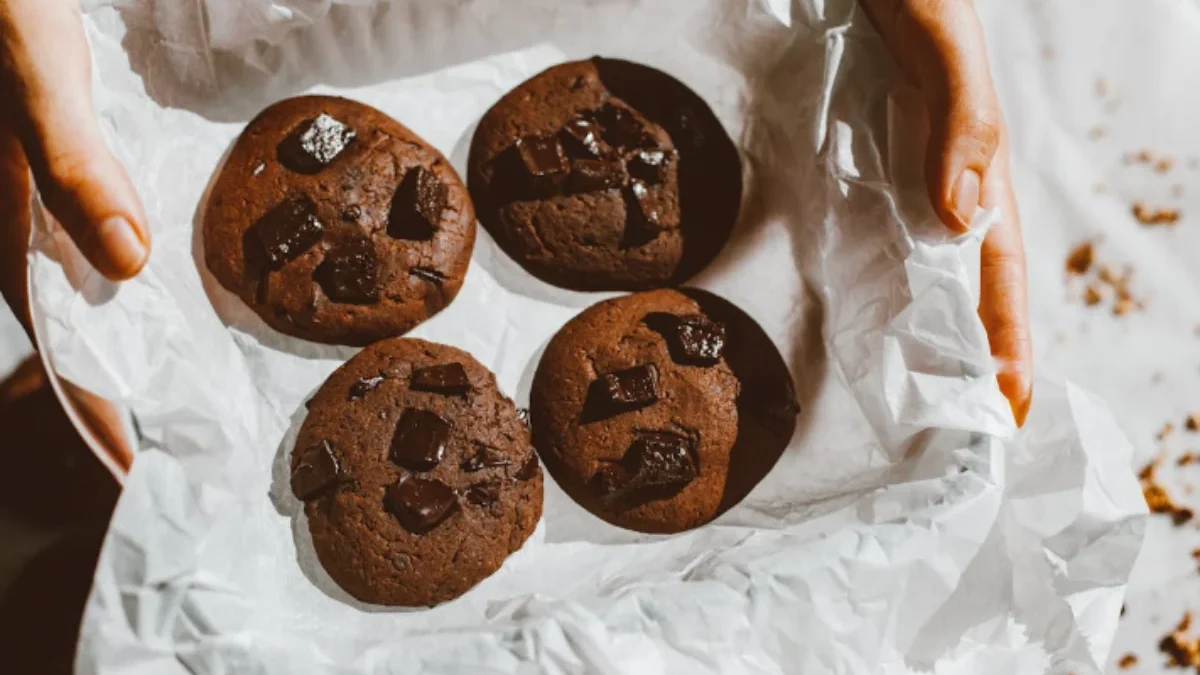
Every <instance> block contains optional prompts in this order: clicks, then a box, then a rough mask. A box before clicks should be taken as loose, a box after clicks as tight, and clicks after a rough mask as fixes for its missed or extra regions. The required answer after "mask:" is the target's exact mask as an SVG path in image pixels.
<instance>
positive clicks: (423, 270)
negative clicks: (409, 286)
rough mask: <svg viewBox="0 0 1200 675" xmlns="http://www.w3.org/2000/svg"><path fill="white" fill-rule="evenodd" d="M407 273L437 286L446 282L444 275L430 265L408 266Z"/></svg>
mask: <svg viewBox="0 0 1200 675" xmlns="http://www.w3.org/2000/svg"><path fill="white" fill-rule="evenodd" d="M408 273H409V274H411V275H413V276H414V277H416V278H418V279H424V280H425V281H428V282H429V283H431V284H434V285H437V286H441V285H442V284H444V283H446V275H445V274H442V273H441V272H439V271H437V270H435V269H433V268H430V267H420V266H417V267H410V268H409V270H408Z"/></svg>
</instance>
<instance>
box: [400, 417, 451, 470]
mask: <svg viewBox="0 0 1200 675" xmlns="http://www.w3.org/2000/svg"><path fill="white" fill-rule="evenodd" d="M450 429H451V424H450V422H448V421H447V420H446V419H445V418H443V417H442V416H440V415H438V414H437V413H432V412H430V411H428V410H421V409H420V408H405V409H404V412H402V413H400V421H398V422H397V423H396V432H395V434H394V435H393V436H392V447H391V454H390V458H391V460H392V461H393V462H395V463H396V464H399V465H400V466H402V467H404V468H406V469H409V470H410V471H429V470H430V469H432V468H434V467H435V466H437V465H438V464H439V463H440V462H441V461H442V457H445V456H446V441H448V440H449V439H450Z"/></svg>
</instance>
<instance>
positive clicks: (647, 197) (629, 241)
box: [621, 178, 666, 248]
mask: <svg viewBox="0 0 1200 675" xmlns="http://www.w3.org/2000/svg"><path fill="white" fill-rule="evenodd" d="M624 196H625V233H624V236H623V238H622V241H621V246H622V247H624V248H637V247H638V246H642V245H643V244H646V243H647V242H650V241H653V240H654V239H655V238H657V237H658V235H659V234H660V233H661V232H662V231H663V230H664V229H666V228H664V227H663V224H662V207H661V205H660V204H659V201H658V197H657V195H656V194H655V193H654V192H653V191H651V190H650V189H649V188H648V187H647V186H646V183H645V182H643V181H641V180H638V179H636V178H635V179H632V180H630V181H629V186H628V187H627V188H625V190H624Z"/></svg>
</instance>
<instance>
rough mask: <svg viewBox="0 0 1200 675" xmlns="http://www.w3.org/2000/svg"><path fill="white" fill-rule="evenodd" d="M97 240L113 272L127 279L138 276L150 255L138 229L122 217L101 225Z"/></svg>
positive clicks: (116, 217)
mask: <svg viewBox="0 0 1200 675" xmlns="http://www.w3.org/2000/svg"><path fill="white" fill-rule="evenodd" d="M96 240H97V241H98V242H99V244H100V247H101V248H102V249H103V250H104V254H105V255H106V256H107V257H108V262H109V263H110V264H111V265H112V268H113V271H114V272H116V273H117V274H121V275H123V276H126V277H130V276H133V275H134V274H137V273H138V272H139V271H140V270H141V269H142V265H144V264H146V258H147V257H148V256H149V255H150V251H149V249H147V248H146V244H145V242H144V241H142V237H141V235H140V234H139V233H138V231H137V228H135V227H134V226H133V223H131V222H129V221H128V220H126V219H125V218H123V217H121V216H112V217H111V218H109V219H107V220H105V221H104V222H103V223H101V224H100V227H99V229H98V230H97V231H96Z"/></svg>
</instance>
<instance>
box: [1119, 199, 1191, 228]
mask: <svg viewBox="0 0 1200 675" xmlns="http://www.w3.org/2000/svg"><path fill="white" fill-rule="evenodd" d="M1131 211H1132V212H1133V217H1134V218H1136V219H1137V221H1138V222H1139V223H1141V224H1142V225H1174V224H1175V223H1177V222H1179V218H1180V216H1181V215H1182V214H1181V213H1180V211H1179V209H1171V208H1153V207H1150V206H1147V205H1146V203H1145V202H1141V201H1138V202H1134V203H1133V206H1132V207H1131Z"/></svg>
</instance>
